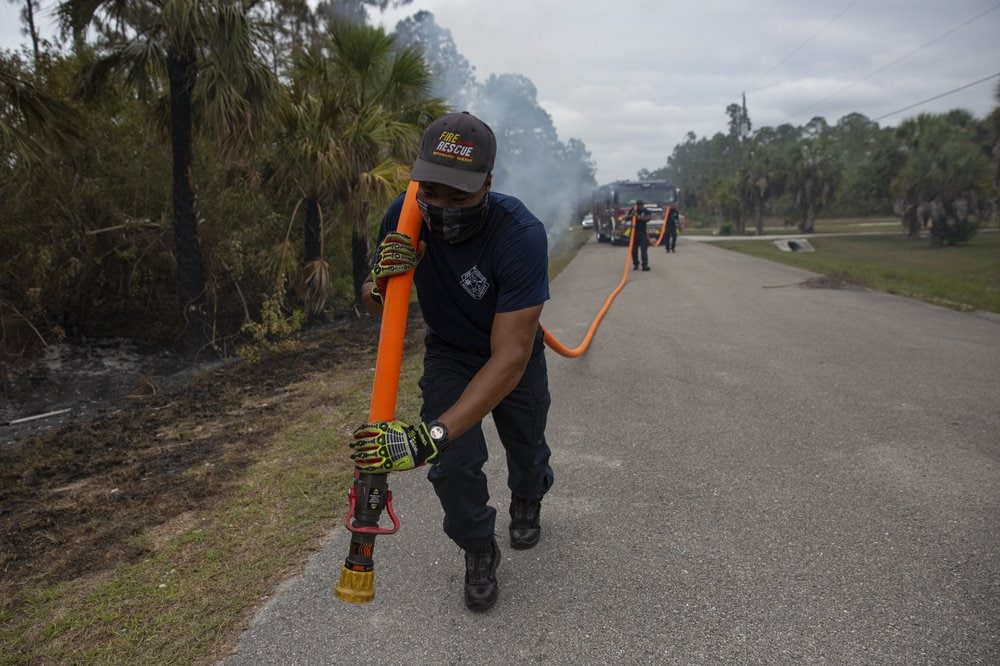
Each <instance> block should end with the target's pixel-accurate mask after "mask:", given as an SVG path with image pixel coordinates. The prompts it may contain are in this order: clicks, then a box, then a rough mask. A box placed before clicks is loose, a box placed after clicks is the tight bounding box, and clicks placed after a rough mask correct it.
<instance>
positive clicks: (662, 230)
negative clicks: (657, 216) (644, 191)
mask: <svg viewBox="0 0 1000 666" xmlns="http://www.w3.org/2000/svg"><path fill="white" fill-rule="evenodd" d="M673 209H674V207H673V206H667V208H666V210H664V211H663V226H662V227H661V228H660V235H659V236H657V237H656V242H655V243H653V247H660V243H662V242H663V237H664V236H666V235H667V218H668V217H669V216H670V211H672V210H673Z"/></svg>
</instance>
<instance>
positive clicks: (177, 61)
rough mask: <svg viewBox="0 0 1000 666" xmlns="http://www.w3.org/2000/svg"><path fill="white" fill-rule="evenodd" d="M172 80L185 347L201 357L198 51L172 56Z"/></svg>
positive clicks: (177, 243)
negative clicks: (195, 113) (195, 110)
mask: <svg viewBox="0 0 1000 666" xmlns="http://www.w3.org/2000/svg"><path fill="white" fill-rule="evenodd" d="M167 76H168V77H169V80H170V145H171V150H172V152H173V169H172V183H171V197H170V200H171V203H172V205H173V215H174V243H175V248H176V254H177V287H178V292H179V296H180V304H181V308H182V316H183V319H184V330H183V332H182V334H181V347H182V349H183V351H184V353H186V354H189V355H196V354H198V353H199V352H201V351H202V350H203V349H204V348H205V346H206V345H207V343H208V337H207V327H206V322H205V271H204V266H203V263H202V257H201V244H200V242H199V240H198V209H197V203H196V200H195V189H194V175H193V173H192V162H193V157H192V154H193V150H192V119H191V105H192V91H193V90H194V84H195V80H196V79H197V70H196V67H195V55H194V53H192V52H187V53H176V52H173V51H172V52H170V53H168V54H167Z"/></svg>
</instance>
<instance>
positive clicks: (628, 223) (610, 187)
mask: <svg viewBox="0 0 1000 666" xmlns="http://www.w3.org/2000/svg"><path fill="white" fill-rule="evenodd" d="M639 199H642V202H643V205H644V206H645V207H646V209H647V210H648V211H649V213H650V215H651V216H652V219H650V221H649V224H648V225H647V230H648V232H649V236H650V238H651V239H653V240H654V241H655V240H656V237H657V236H658V235H659V233H660V232H661V231H662V229H663V217H664V214H665V212H666V209H667V207H668V206H676V205H677V188H676V187H674V186H673V185H671V184H669V183H668V182H667V181H665V180H617V181H615V182H613V183H608V184H607V185H601V186H600V187H598V188H595V189H594V191H593V192H592V193H591V206H590V212H591V214H592V215H593V217H594V235H595V236H597V240H598V241H599V242H601V243H611V244H612V245H627V244H628V234H629V230H630V229H631V228H632V218H631V216H630V215H629V210H630V209H631V208H632V206H634V205H635V202H636V201H637V200H639Z"/></svg>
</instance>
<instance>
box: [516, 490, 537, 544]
mask: <svg viewBox="0 0 1000 666" xmlns="http://www.w3.org/2000/svg"><path fill="white" fill-rule="evenodd" d="M541 511H542V503H541V502H540V501H539V500H526V499H523V498H521V497H518V496H517V495H513V496H511V498H510V547H511V548H514V549H517V550H526V549H528V548H533V547H534V546H535V544H537V543H538V540H539V539H541V538H542V526H541V523H540V518H541Z"/></svg>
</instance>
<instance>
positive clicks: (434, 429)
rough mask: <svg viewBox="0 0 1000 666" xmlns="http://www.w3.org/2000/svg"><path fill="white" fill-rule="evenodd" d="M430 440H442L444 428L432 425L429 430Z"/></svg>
mask: <svg viewBox="0 0 1000 666" xmlns="http://www.w3.org/2000/svg"><path fill="white" fill-rule="evenodd" d="M430 433H431V439H443V438H444V427H443V426H439V425H433V426H431V429H430Z"/></svg>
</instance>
